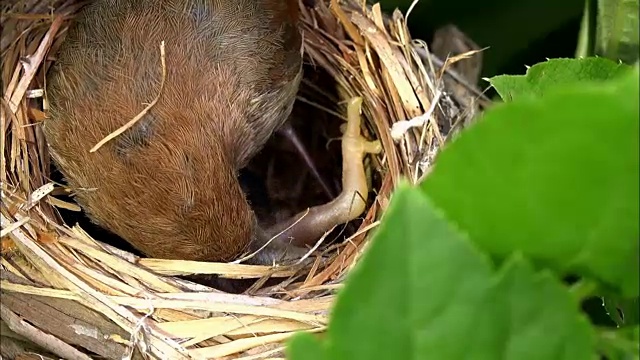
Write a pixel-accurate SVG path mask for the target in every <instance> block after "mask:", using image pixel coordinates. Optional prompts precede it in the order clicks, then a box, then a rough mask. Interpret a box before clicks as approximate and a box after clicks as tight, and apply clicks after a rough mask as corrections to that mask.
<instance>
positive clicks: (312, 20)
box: [0, 0, 479, 359]
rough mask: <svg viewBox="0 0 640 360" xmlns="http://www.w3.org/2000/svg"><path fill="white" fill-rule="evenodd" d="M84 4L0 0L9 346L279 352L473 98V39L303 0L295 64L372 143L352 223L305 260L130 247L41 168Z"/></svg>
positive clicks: (76, 353) (5, 337) (322, 315)
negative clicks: (376, 147)
mask: <svg viewBox="0 0 640 360" xmlns="http://www.w3.org/2000/svg"><path fill="white" fill-rule="evenodd" d="M304 3H311V2H309V1H305V2H304ZM301 4H302V1H301ZM80 5H81V4H79V3H78V2H77V1H69V0H67V1H64V0H59V1H54V0H48V1H46V0H40V1H37V0H32V1H18V2H14V4H5V5H3V9H2V10H3V14H2V19H1V21H2V23H1V24H0V27H1V28H2V29H3V33H2V41H1V43H0V45H1V55H2V91H3V98H2V107H1V110H2V113H1V120H2V139H1V141H2V143H1V145H2V153H3V159H2V171H1V176H2V200H3V201H2V209H1V210H2V211H1V214H0V215H1V219H2V258H1V269H0V271H1V273H0V275H1V279H0V281H1V289H2V290H1V291H2V303H1V304H0V311H1V318H2V322H1V325H2V329H1V330H2V331H1V332H0V333H1V334H2V335H1V336H2V342H1V347H0V348H1V350H2V356H4V357H7V358H23V359H26V358H40V359H42V358H55V357H61V358H64V359H89V358H95V357H99V358H108V359H126V358H138V359H139V358H143V357H144V358H156V359H187V358H194V359H205V358H212V359H225V358H239V359H264V358H282V357H283V356H284V355H283V351H282V350H283V348H284V345H283V344H284V342H285V341H286V340H287V338H289V337H290V336H291V335H292V334H293V333H295V332H296V331H310V332H322V331H323V330H324V329H325V327H326V325H327V321H328V316H329V310H330V307H331V305H332V303H333V301H334V299H335V290H336V289H338V288H339V287H340V283H341V281H342V280H343V279H344V276H345V274H347V273H348V271H349V270H350V268H351V267H352V266H353V265H354V264H355V263H356V261H357V259H358V258H359V256H360V255H361V253H362V250H363V249H364V247H365V244H366V242H365V239H366V238H367V234H368V233H369V232H370V231H371V230H372V229H373V228H375V226H376V225H377V221H378V219H379V217H380V215H381V214H382V213H383V211H384V210H385V208H386V206H387V204H388V200H389V196H390V193H391V191H392V189H393V187H394V185H395V184H396V183H397V182H398V180H399V179H400V178H401V177H405V178H408V179H410V180H412V181H418V180H419V179H420V178H421V177H423V176H424V175H425V174H426V173H427V171H428V169H429V167H430V164H431V163H432V161H433V157H434V156H435V153H436V152H437V149H439V148H440V147H441V146H442V144H443V142H444V141H445V140H446V138H447V133H450V132H451V131H449V127H450V126H449V125H451V124H453V123H454V122H456V120H458V119H462V120H461V121H463V122H464V121H467V120H468V119H470V118H472V117H473V115H474V114H475V112H476V111H478V109H479V107H478V106H477V105H476V104H477V102H474V101H469V100H470V99H471V100H473V99H476V98H478V96H477V95H478V94H477V90H475V89H474V88H473V87H470V86H468V85H466V84H465V80H463V78H462V76H461V75H460V74H457V73H456V72H453V71H452V69H453V68H454V67H453V68H450V65H451V64H453V63H455V61H456V60H461V59H465V58H466V57H469V56H471V55H473V54H474V52H473V51H472V52H468V53H466V54H462V55H461V56H458V57H457V58H455V57H454V58H450V59H449V60H447V61H445V62H444V64H443V62H442V61H439V60H438V58H437V57H435V56H433V55H432V54H431V53H430V52H429V50H428V49H427V48H426V47H425V46H424V43H422V42H418V41H413V40H411V37H410V35H409V32H408V30H407V27H406V25H405V20H404V18H403V16H402V15H401V14H400V13H399V12H397V11H396V12H394V13H393V15H392V16H386V15H383V14H382V11H381V9H380V7H379V6H378V5H373V6H366V7H365V6H364V5H363V4H361V3H359V2H356V1H346V2H341V3H340V4H339V3H338V2H337V1H336V0H333V1H330V2H329V1H328V2H326V3H325V2H322V1H316V4H315V5H314V7H306V6H303V9H302V18H303V21H304V30H305V52H306V55H307V62H310V63H311V64H312V65H313V66H315V67H316V68H318V69H322V70H323V71H326V72H327V73H328V74H330V75H331V77H332V78H333V80H334V81H335V84H336V87H337V89H338V92H339V94H340V97H341V100H343V101H345V102H346V100H348V99H350V98H352V97H355V96H359V97H361V98H362V101H363V102H362V116H363V120H364V121H363V132H364V133H365V134H367V136H368V137H370V138H377V139H379V140H380V141H381V143H382V146H383V149H384V151H383V153H382V154H380V155H379V156H376V157H374V158H373V159H372V160H373V161H371V162H370V167H372V168H373V169H374V171H377V172H378V173H379V174H381V178H382V181H381V183H380V185H379V186H377V188H376V189H374V190H375V192H376V194H377V196H376V198H375V199H374V201H372V202H371V203H370V204H369V206H368V207H367V210H366V211H365V213H364V214H363V217H364V221H363V222H362V225H361V226H360V229H359V230H358V231H357V232H356V233H355V234H353V235H352V236H351V237H350V239H348V241H345V242H344V243H342V244H340V245H337V246H333V247H331V248H329V249H327V250H326V255H327V256H328V257H329V261H325V262H323V263H320V262H315V263H314V264H313V265H311V266H310V267H309V266H307V267H306V268H301V267H300V266H298V267H296V268H284V267H274V268H270V267H264V266H250V265H240V264H221V263H200V262H192V261H175V260H161V259H142V258H138V257H136V256H134V255H132V254H129V253H127V252H124V251H122V250H119V249H116V248H114V247H112V246H109V245H106V244H103V243H101V242H98V241H96V240H94V239H92V238H91V237H90V236H89V235H88V234H87V233H85V232H84V231H83V230H82V229H81V228H79V227H78V226H73V224H69V226H68V225H67V224H64V222H63V221H62V220H61V218H60V216H59V214H58V212H57V208H65V209H71V210H78V207H77V206H76V205H75V204H70V203H65V202H63V201H61V200H59V199H57V198H56V197H55V195H56V194H59V193H60V192H61V191H64V189H63V188H62V187H61V186H60V185H58V184H53V183H52V182H51V181H50V180H49V165H48V162H49V158H48V154H47V148H46V143H45V139H44V138H43V135H42V131H41V130H40V127H39V125H38V123H39V122H40V121H42V120H43V119H44V118H45V111H44V110H43V108H42V106H40V104H41V102H40V100H41V99H42V98H43V97H46V96H45V94H44V91H43V90H42V89H43V88H44V85H45V73H46V70H47V68H49V67H50V66H51V64H52V62H53V61H54V60H55V52H56V49H57V48H58V46H59V45H60V43H61V41H63V40H64V34H65V32H66V28H67V26H68V25H69V20H71V19H72V18H73V15H74V13H76V12H77V10H78V8H79V6H80ZM444 55H446V54H444ZM452 55H460V53H457V54H452ZM463 63H464V61H463ZM476 75H478V74H476ZM473 80H474V79H471V80H469V82H473ZM461 94H462V95H461ZM307 100H309V99H307ZM311 101H313V99H311ZM45 104H46V102H45ZM394 124H395V125H394ZM438 124H439V125H438ZM443 124H445V125H443ZM446 124H449V125H446ZM392 128H393V131H392ZM443 129H444V130H443ZM196 273H199V274H219V275H221V276H223V277H228V278H260V279H263V280H266V279H267V278H269V277H271V276H279V277H282V278H284V279H285V280H284V281H283V282H282V283H281V284H280V285H278V286H275V287H269V288H266V287H265V288H260V287H259V286H254V289H253V290H255V291H254V293H255V294H257V295H254V296H248V295H232V294H226V293H223V292H219V291H215V290H212V289H209V288H206V287H203V286H200V285H197V284H194V283H190V282H186V281H184V280H181V279H178V278H174V276H176V275H184V274H196ZM261 283H263V282H261ZM19 354H20V356H21V357H19V356H18V355H19ZM29 354H39V355H38V356H35V355H29ZM30 356H31V357H30Z"/></svg>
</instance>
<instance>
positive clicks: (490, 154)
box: [422, 68, 640, 297]
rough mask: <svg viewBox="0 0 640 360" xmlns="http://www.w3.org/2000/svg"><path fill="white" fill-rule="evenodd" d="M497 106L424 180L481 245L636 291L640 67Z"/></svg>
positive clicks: (440, 204) (622, 290) (427, 188)
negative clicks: (611, 77)
mask: <svg viewBox="0 0 640 360" xmlns="http://www.w3.org/2000/svg"><path fill="white" fill-rule="evenodd" d="M630 73H631V74H627V75H626V76H623V77H621V78H619V79H618V80H615V81H610V82H591V83H587V82H585V83H583V84H580V85H579V86H568V87H567V88H564V89H557V90H554V91H547V92H545V96H544V97H542V98H525V97H523V98H521V99H519V101H513V102H511V103H508V104H499V105H496V106H495V107H494V108H493V109H491V110H489V111H488V112H487V113H486V114H485V116H484V118H482V119H480V120H479V121H478V122H477V123H476V124H475V126H474V127H472V128H469V129H468V130H467V131H466V132H464V133H463V134H461V136H460V137H459V138H458V139H457V141H455V142H453V143H451V144H450V145H449V147H448V148H446V149H444V151H443V152H442V153H441V154H440V157H439V159H438V161H437V162H436V165H435V166H434V169H433V170H432V173H431V175H430V176H429V177H428V178H427V179H426V180H425V182H424V183H423V185H422V187H423V189H424V190H425V192H426V193H427V194H428V195H429V196H430V197H431V198H432V199H433V201H434V202H435V204H436V205H437V206H438V207H439V208H441V209H443V211H445V213H446V214H447V216H448V217H449V218H450V219H451V220H453V221H455V222H456V223H457V224H458V226H460V228H461V229H463V230H464V231H466V232H467V233H468V234H469V236H470V238H471V239H472V240H473V241H475V242H476V243H477V244H478V245H479V246H480V247H481V248H483V249H486V250H488V251H489V252H491V253H492V254H494V255H497V256H498V257H506V256H508V255H509V254H511V253H513V252H514V251H521V252H523V253H524V254H525V256H527V257H529V258H532V259H535V260H538V261H541V262H542V263H545V264H547V265H549V266H551V267H552V268H554V269H556V271H558V272H560V273H571V272H573V273H578V274H580V275H583V276H591V277H594V278H596V279H599V280H601V281H604V282H606V283H607V284H608V285H611V286H613V287H614V288H616V289H618V290H619V291H620V293H622V295H623V296H625V297H636V296H638V283H639V282H640V280H639V278H638V277H639V272H640V269H639V255H638V254H639V251H640V250H639V243H638V239H639V238H640V234H639V229H638V218H639V213H638V209H639V208H640V204H639V200H638V197H639V193H638V185H639V182H640V181H639V176H638V173H639V172H640V170H639V165H638V153H639V146H638V131H639V128H638V117H639V112H638V97H639V94H638V81H637V76H638V70H637V68H635V69H634V71H633V72H630Z"/></svg>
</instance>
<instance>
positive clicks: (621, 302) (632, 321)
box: [602, 297, 640, 326]
mask: <svg viewBox="0 0 640 360" xmlns="http://www.w3.org/2000/svg"><path fill="white" fill-rule="evenodd" d="M602 301H603V305H604V307H605V309H606V310H607V313H608V314H609V317H611V320H613V321H615V323H616V324H617V325H618V326H630V325H631V326H635V325H638V324H639V323H640V316H639V314H638V312H639V311H640V303H639V302H638V298H635V299H619V298H615V297H604V298H603V299H602Z"/></svg>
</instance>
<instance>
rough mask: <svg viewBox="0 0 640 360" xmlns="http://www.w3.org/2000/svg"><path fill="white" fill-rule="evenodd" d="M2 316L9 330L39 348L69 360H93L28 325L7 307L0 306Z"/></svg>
mask: <svg viewBox="0 0 640 360" xmlns="http://www.w3.org/2000/svg"><path fill="white" fill-rule="evenodd" d="M0 315H1V316H2V320H3V321H4V322H6V323H7V325H8V326H9V329H11V330H12V331H14V332H15V333H16V334H18V335H22V336H24V337H26V338H27V339H29V340H31V341H33V342H34V343H35V344H37V345H38V346H40V347H42V348H44V349H46V350H49V351H51V352H52V353H54V354H56V355H58V356H60V357H62V358H64V359H69V360H75V359H78V360H91V358H90V357H89V356H87V355H85V354H83V353H81V352H80V351H78V350H76V349H75V348H74V347H72V346H71V345H69V344H67V343H65V342H64V341H62V340H60V339H58V338H57V337H55V336H53V335H50V334H47V333H45V332H43V331H40V330H38V329H37V328H36V327H34V326H32V325H30V324H28V323H27V322H25V321H23V320H22V319H20V316H18V314H16V313H14V312H13V311H11V310H9V308H7V307H6V306H4V305H2V304H0Z"/></svg>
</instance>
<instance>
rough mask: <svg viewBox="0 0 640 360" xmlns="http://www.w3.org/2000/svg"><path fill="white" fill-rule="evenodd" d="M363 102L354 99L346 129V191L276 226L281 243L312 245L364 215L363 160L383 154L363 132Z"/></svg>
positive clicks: (344, 185) (344, 144)
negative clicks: (330, 232)
mask: <svg viewBox="0 0 640 360" xmlns="http://www.w3.org/2000/svg"><path fill="white" fill-rule="evenodd" d="M361 105H362V99H361V98H353V99H351V100H350V101H349V104H348V107H347V123H346V124H345V125H346V126H343V127H342V130H343V135H342V192H341V193H340V195H338V196H337V197H336V198H335V199H333V200H332V201H330V202H328V203H326V204H323V205H318V206H315V207H312V208H309V209H307V210H306V211H303V212H301V213H299V214H297V215H295V216H294V217H292V218H291V219H289V220H287V221H285V222H282V223H280V224H276V225H275V226H273V227H272V228H271V229H269V231H268V233H269V235H271V236H276V235H277V236H278V238H277V239H276V240H277V241H278V242H284V243H290V244H293V245H297V246H305V245H311V244H313V243H314V242H315V241H317V240H318V239H319V238H320V237H321V236H322V235H324V234H325V233H326V232H328V231H330V230H331V229H332V228H333V227H334V226H336V225H339V224H343V223H346V222H349V221H351V220H353V219H355V218H357V217H358V216H360V215H361V214H362V213H363V212H364V210H365V206H366V203H367V196H368V193H369V189H368V187H367V181H366V175H365V171H364V164H363V160H364V157H365V155H366V154H369V153H371V154H378V153H380V152H381V151H382V147H381V145H380V142H379V141H368V140H366V139H365V138H364V137H363V136H362V134H361V133H360V122H361V117H360V111H361Z"/></svg>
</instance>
